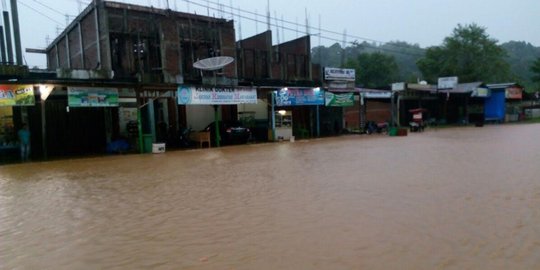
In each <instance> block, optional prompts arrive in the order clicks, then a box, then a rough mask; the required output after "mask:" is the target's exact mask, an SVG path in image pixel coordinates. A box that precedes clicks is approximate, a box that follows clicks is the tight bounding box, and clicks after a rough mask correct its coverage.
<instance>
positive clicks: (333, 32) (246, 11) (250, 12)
mask: <svg viewBox="0 0 540 270" xmlns="http://www.w3.org/2000/svg"><path fill="white" fill-rule="evenodd" d="M184 1H187V2H191V1H190V0H184ZM207 3H211V4H214V5H216V4H217V3H216V2H212V1H207ZM200 6H202V7H206V8H212V7H210V6H203V5H200ZM212 9H214V8H212ZM237 10H238V11H239V12H243V13H247V14H250V15H255V16H256V17H259V16H261V17H264V15H262V14H258V13H255V12H252V11H249V10H244V9H237ZM274 19H275V21H278V22H281V23H282V24H283V23H286V24H289V25H292V26H296V27H298V26H300V27H306V29H308V31H309V30H319V29H316V28H313V27H311V26H309V25H307V24H299V23H298V22H292V21H287V20H284V19H283V18H282V19H279V18H274ZM257 21H258V19H257ZM278 27H279V26H278ZM288 30H290V29H288ZM320 32H321V33H322V32H325V33H328V34H332V35H337V36H340V37H341V36H343V33H340V32H336V31H332V30H327V29H322V28H321V29H320ZM346 37H347V38H351V39H360V40H364V41H369V42H375V43H388V42H386V41H381V40H376V39H371V38H366V37H361V36H356V35H350V34H347V35H346ZM392 46H394V47H402V48H407V49H410V48H411V47H403V46H398V45H395V44H392ZM412 48H414V47H412ZM414 49H416V50H421V51H424V50H425V49H422V48H414Z"/></svg>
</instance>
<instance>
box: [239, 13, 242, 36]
mask: <svg viewBox="0 0 540 270" xmlns="http://www.w3.org/2000/svg"><path fill="white" fill-rule="evenodd" d="M238 37H239V38H240V40H242V17H241V16H240V7H238Z"/></svg>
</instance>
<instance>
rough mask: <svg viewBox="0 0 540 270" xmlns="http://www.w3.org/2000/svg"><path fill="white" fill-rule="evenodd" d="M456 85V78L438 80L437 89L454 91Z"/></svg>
mask: <svg viewBox="0 0 540 270" xmlns="http://www.w3.org/2000/svg"><path fill="white" fill-rule="evenodd" d="M457 84H458V77H442V78H439V82H438V84H437V89H454V88H456V86H457Z"/></svg>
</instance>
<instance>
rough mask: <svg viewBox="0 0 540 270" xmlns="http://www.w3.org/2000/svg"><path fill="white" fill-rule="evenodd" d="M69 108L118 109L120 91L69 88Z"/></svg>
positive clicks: (112, 89)
mask: <svg viewBox="0 0 540 270" xmlns="http://www.w3.org/2000/svg"><path fill="white" fill-rule="evenodd" d="M68 106H69V107H118V89H116V88H93V87H68Z"/></svg>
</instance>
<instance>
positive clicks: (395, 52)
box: [311, 41, 424, 81]
mask: <svg viewBox="0 0 540 270" xmlns="http://www.w3.org/2000/svg"><path fill="white" fill-rule="evenodd" d="M343 52H345V57H344V58H345V59H342V56H343ZM375 52H379V53H382V54H384V55H388V56H392V57H393V58H394V60H395V62H396V64H397V66H398V72H397V75H396V77H395V79H396V81H411V80H412V81H416V79H417V78H418V77H420V76H421V73H420V70H419V69H418V68H417V66H416V61H417V60H418V59H420V58H421V57H423V55H424V49H422V48H420V46H419V45H418V44H409V43H407V42H403V41H393V42H388V43H385V44H382V45H377V44H375V43H368V42H362V43H358V42H353V44H352V45H351V46H347V47H345V48H344V49H343V48H342V47H341V45H339V44H338V43H335V44H334V45H332V46H330V47H324V46H320V47H315V48H313V49H312V53H311V56H312V57H311V59H312V62H313V63H315V64H319V63H320V64H321V66H322V67H345V66H350V62H351V61H356V60H357V59H358V57H359V56H360V55H361V54H366V53H368V54H371V53H375ZM342 60H344V61H343V64H342ZM360 72H362V71H360ZM358 75H360V73H357V76H358Z"/></svg>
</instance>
